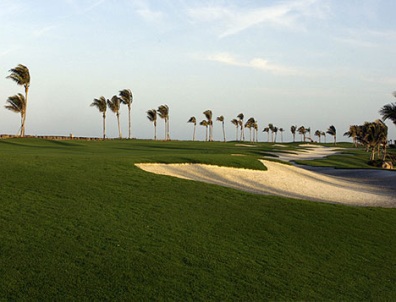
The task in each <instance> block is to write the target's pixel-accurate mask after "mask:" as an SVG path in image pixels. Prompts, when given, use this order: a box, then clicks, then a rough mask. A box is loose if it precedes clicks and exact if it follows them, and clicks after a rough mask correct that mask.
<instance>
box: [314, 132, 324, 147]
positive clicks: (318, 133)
mask: <svg viewBox="0 0 396 302" xmlns="http://www.w3.org/2000/svg"><path fill="white" fill-rule="evenodd" d="M314 135H315V136H317V137H318V138H319V144H320V137H321V136H322V132H320V131H319V130H316V131H315V133H314Z"/></svg>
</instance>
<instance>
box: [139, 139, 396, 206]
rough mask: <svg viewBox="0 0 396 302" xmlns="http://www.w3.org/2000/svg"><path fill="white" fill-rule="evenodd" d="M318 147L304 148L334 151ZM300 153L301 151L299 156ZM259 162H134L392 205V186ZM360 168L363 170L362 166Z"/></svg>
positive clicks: (168, 171) (282, 192)
mask: <svg viewBox="0 0 396 302" xmlns="http://www.w3.org/2000/svg"><path fill="white" fill-rule="evenodd" d="M322 149H323V147H321V148H319V149H318V148H315V150H316V151H315V150H309V151H307V152H308V154H310V158H312V157H314V158H317V157H323V154H325V153H326V152H333V153H334V152H336V150H322ZM324 149H332V148H324ZM304 154H305V152H304V153H302V155H301V156H304ZM326 154H327V153H326ZM295 155H296V156H297V155H298V154H295ZM299 159H301V157H299ZM261 162H262V163H263V164H264V165H265V166H266V167H267V171H258V170H250V169H237V168H230V167H219V166H213V165H204V164H136V166H138V167H139V168H141V169H143V170H145V171H147V172H151V173H156V174H162V175H168V176H174V177H179V178H184V179H190V180H195V181H202V182H206V183H212V184H217V185H221V186H226V187H231V188H235V189H239V190H243V191H247V192H252V193H258V194H270V195H277V196H284V197H291V198H298V199H304V200H312V201H321V202H331V203H341V204H348V205H356V206H376V207H396V194H395V191H394V190H389V189H388V188H384V187H380V186H374V185H371V184H368V183H364V182H359V181H356V179H350V178H347V177H338V176H335V175H324V174H321V173H318V172H315V171H310V170H307V169H303V168H300V167H296V166H291V165H285V164H282V163H277V162H271V161H266V160H261ZM360 171H361V173H366V172H365V170H360ZM369 172H370V171H367V173H369ZM389 173H391V176H390V177H391V178H389V176H388V175H387V176H386V177H387V180H388V181H391V182H392V183H393V181H396V173H392V172H389Z"/></svg>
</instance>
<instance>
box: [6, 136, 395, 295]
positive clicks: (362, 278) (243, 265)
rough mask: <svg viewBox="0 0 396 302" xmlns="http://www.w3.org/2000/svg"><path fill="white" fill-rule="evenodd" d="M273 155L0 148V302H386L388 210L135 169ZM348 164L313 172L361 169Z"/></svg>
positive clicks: (118, 143)
mask: <svg viewBox="0 0 396 302" xmlns="http://www.w3.org/2000/svg"><path fill="white" fill-rule="evenodd" d="M342 146H343V147H344V146H345V147H346V146H349V147H351V145H350V144H348V145H342ZM296 147H297V144H287V147H285V148H283V149H282V150H284V151H286V150H289V151H292V150H293V149H295V148H296ZM274 148H275V147H274V146H273V145H272V144H267V143H259V144H255V145H254V146H253V147H248V146H246V145H239V144H238V143H235V142H234V143H233V142H229V143H220V142H213V143H208V142H177V141H171V142H160V141H158V142H154V141H145V140H108V141H74V140H70V141H49V140H41V139H4V140H0V169H1V170H0V171H1V186H0V300H5V301H21V300H22V301H23V300H30V301H64V300H68V301H81V300H89V301H98V300H100V301H116V300H123V301H125V300H134V301H144V300H147V301H153V300H154V301H156V300H167V301H169V300H170V301H172V300H177V301H188V300H194V301H230V300H232V301H263V300H264V301H265V300H310V301H313V300H332V301H341V300H342V301H362V300H365V301H368V300H373V301H392V300H394V299H395V297H396V287H395V284H396V253H395V251H396V236H395V229H396V209H382V208H362V207H348V206H340V205H332V204H325V203H316V202H308V201H303V200H294V199H288V198H282V197H276V196H262V195H256V194H250V193H245V192H241V191H237V190H234V189H230V188H224V187H220V186H216V185H210V184H205V183H200V182H193V181H188V180H182V179H177V178H172V177H166V176H160V175H154V174H150V173H147V172H144V171H142V170H140V169H138V168H137V167H135V166H134V163H140V162H162V163H177V162H179V163H183V162H199V163H207V164H216V165H222V166H232V167H244V168H251V169H265V167H263V166H262V164H261V163H260V162H259V161H258V160H257V159H258V158H262V156H263V155H265V154H267V152H272V151H273V149H274ZM348 152H349V151H348ZM356 152H357V153H356ZM356 152H355V151H353V150H352V151H350V155H346V157H345V156H344V157H342V159H340V158H338V157H339V156H342V155H336V156H335V157H333V159H328V160H327V162H326V164H327V165H331V164H330V163H329V161H333V163H334V165H340V167H341V166H343V165H345V166H348V167H351V166H353V167H359V168H361V167H364V165H365V163H364V160H363V155H364V153H363V152H362V151H356ZM360 152H362V153H360ZM235 154H242V155H245V156H233V155H235ZM337 158H338V159H337ZM345 158H347V159H345ZM348 161H351V162H352V163H351V164H347V163H346V162H348ZM334 165H333V166H334Z"/></svg>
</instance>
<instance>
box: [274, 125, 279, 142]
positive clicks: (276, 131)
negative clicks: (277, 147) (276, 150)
mask: <svg viewBox="0 0 396 302" xmlns="http://www.w3.org/2000/svg"><path fill="white" fill-rule="evenodd" d="M274 133H275V140H274V142H275V143H276V137H277V135H278V127H274Z"/></svg>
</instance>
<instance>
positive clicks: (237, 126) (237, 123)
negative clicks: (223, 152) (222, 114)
mask: <svg viewBox="0 0 396 302" xmlns="http://www.w3.org/2000/svg"><path fill="white" fill-rule="evenodd" d="M231 123H232V124H233V125H234V126H235V128H236V136H235V140H236V141H238V128H239V122H238V120H237V119H235V118H234V119H232V120H231Z"/></svg>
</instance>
